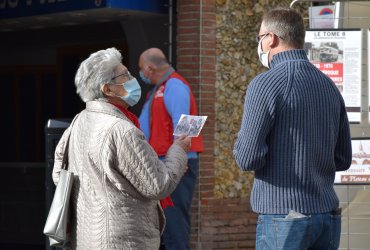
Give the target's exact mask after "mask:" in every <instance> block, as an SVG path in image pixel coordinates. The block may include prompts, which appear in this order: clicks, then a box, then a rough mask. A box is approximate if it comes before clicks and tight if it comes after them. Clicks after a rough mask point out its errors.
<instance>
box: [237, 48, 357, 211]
mask: <svg viewBox="0 0 370 250" xmlns="http://www.w3.org/2000/svg"><path fill="white" fill-rule="evenodd" d="M234 157H235V159H236V161H237V163H238V165H239V166H240V168H241V169H242V170H245V171H254V172H255V179H254V184H253V190H252V195H251V205H252V208H253V210H254V211H255V212H257V213H262V214H287V213H289V210H291V209H293V210H296V211H298V212H301V213H324V212H328V211H330V210H332V209H334V208H336V207H337V206H338V204H339V201H338V198H337V195H336V193H335V191H334V187H333V182H334V177H335V172H336V171H343V170H346V169H348V168H349V167H350V164H351V159H352V150H351V137H350V130H349V123H348V118H347V114H346V110H345V105H344V101H343V98H342V96H341V94H340V92H339V91H338V89H337V88H336V87H335V85H334V83H333V82H332V81H331V80H330V79H329V78H328V77H326V76H325V75H324V74H323V73H322V72H321V71H319V70H318V69H317V68H316V67H315V66H314V65H313V64H311V63H310V62H309V61H308V59H307V55H306V54H305V51H304V50H289V51H285V52H281V53H278V54H276V55H274V57H273V59H272V61H271V69H270V70H268V71H266V72H264V73H262V74H260V75H258V76H257V77H255V78H254V79H253V80H252V81H251V83H250V85H249V87H248V90H247V93H246V97H245V104H244V114H243V120H242V124H241V128H240V131H239V133H238V138H237V140H236V143H235V145H234Z"/></svg>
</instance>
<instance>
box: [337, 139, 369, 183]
mask: <svg viewBox="0 0 370 250" xmlns="http://www.w3.org/2000/svg"><path fill="white" fill-rule="evenodd" d="M334 182H335V183H341V184H363V183H366V184H367V183H370V139H366V138H361V139H358V138H354V139H352V164H351V167H350V168H349V169H348V170H346V171H340V172H337V173H336V175H335V181H334Z"/></svg>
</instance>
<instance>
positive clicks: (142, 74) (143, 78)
mask: <svg viewBox="0 0 370 250" xmlns="http://www.w3.org/2000/svg"><path fill="white" fill-rule="evenodd" d="M139 75H140V78H141V80H143V82H145V83H146V84H151V83H152V82H151V81H150V79H149V78H148V77H146V76H144V73H143V71H140V72H139Z"/></svg>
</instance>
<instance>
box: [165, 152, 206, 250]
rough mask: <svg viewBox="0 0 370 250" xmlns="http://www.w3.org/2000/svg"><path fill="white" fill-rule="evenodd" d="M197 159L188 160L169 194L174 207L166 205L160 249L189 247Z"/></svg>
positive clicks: (177, 249) (180, 249)
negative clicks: (185, 167) (183, 172)
mask: <svg viewBox="0 0 370 250" xmlns="http://www.w3.org/2000/svg"><path fill="white" fill-rule="evenodd" d="M198 170H199V159H198V158H197V159H189V160H188V170H187V172H186V173H185V175H184V176H183V177H182V179H181V181H180V183H179V185H178V186H177V187H176V189H175V191H174V192H173V193H172V194H171V199H172V201H173V203H174V207H166V208H165V209H164V213H165V216H166V227H165V229H164V232H163V235H162V238H161V241H162V242H161V249H166V250H183V249H190V247H189V242H190V207H191V200H192V198H193V193H194V187H195V184H196V180H197V177H198Z"/></svg>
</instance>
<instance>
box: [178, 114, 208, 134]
mask: <svg viewBox="0 0 370 250" xmlns="http://www.w3.org/2000/svg"><path fill="white" fill-rule="evenodd" d="M207 117H208V116H196V115H184V114H183V115H181V117H180V119H179V122H178V123H177V126H176V128H175V131H174V132H173V135H175V136H181V135H186V136H189V137H197V136H198V135H199V133H200V131H201V130H202V128H203V125H204V123H205V122H206V120H207Z"/></svg>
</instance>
